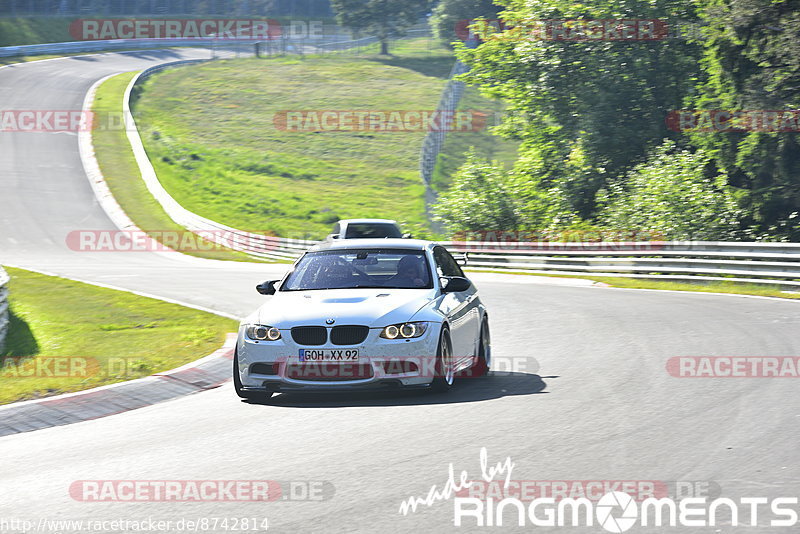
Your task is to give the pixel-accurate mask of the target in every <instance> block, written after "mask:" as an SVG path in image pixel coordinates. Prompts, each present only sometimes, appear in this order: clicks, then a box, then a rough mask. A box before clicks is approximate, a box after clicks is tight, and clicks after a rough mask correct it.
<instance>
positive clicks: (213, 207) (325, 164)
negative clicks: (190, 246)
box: [135, 40, 485, 238]
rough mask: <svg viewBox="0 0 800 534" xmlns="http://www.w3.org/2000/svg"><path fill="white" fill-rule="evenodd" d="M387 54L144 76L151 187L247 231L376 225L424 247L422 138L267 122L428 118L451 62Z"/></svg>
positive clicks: (315, 234) (140, 113) (141, 102)
mask: <svg viewBox="0 0 800 534" xmlns="http://www.w3.org/2000/svg"><path fill="white" fill-rule="evenodd" d="M392 54H393V55H392V56H380V55H378V54H375V53H373V52H371V51H370V50H362V51H361V55H360V56H355V55H354V53H352V52H350V53H347V54H321V55H314V56H305V57H296V56H295V57H273V58H269V59H239V60H225V61H216V62H214V63H209V64H205V65H202V66H192V67H189V68H176V69H172V70H170V71H167V72H165V73H162V74H159V75H157V76H155V77H153V78H152V79H150V80H148V81H147V82H146V83H145V85H144V88H143V92H142V94H141V95H140V96H139V99H138V101H137V102H136V105H135V113H136V116H137V122H138V123H139V125H140V127H141V133H142V138H143V140H144V143H145V147H146V148H147V151H148V155H149V156H150V159H151V161H152V162H153V165H154V167H155V168H156V171H157V172H158V176H159V179H160V180H161V181H162V183H163V184H164V186H165V188H166V189H167V190H168V191H169V192H170V194H172V195H173V196H174V197H175V198H176V199H177V200H178V201H179V202H180V203H181V204H182V205H183V206H185V207H186V208H187V209H189V210H192V211H194V212H196V213H200V214H202V215H203V216H205V217H208V218H210V219H213V220H216V221H219V222H221V223H224V224H227V225H229V226H233V227H237V228H242V229H247V230H250V231H253V232H262V233H272V234H275V235H280V236H286V237H307V238H321V237H323V236H324V235H325V234H327V232H329V230H330V226H331V225H332V223H333V222H335V221H336V220H338V219H342V218H350V217H380V218H392V219H397V220H398V221H400V222H401V223H402V224H403V226H404V227H405V228H407V229H408V230H409V231H411V232H412V233H414V235H416V236H421V237H424V236H429V235H430V228H429V226H428V221H427V219H426V216H425V200H424V194H425V187H424V185H423V184H422V182H421V179H420V176H419V167H418V164H419V150H420V148H421V145H422V140H423V138H424V135H425V132H424V131H412V132H373V131H317V132H313V131H286V129H285V128H283V129H282V128H281V127H279V126H278V125H276V121H275V118H276V116H277V117H280V112H282V111H291V110H298V111H310V110H315V111H320V112H321V111H325V110H379V111H389V110H433V109H435V107H436V105H437V104H438V101H439V97H440V94H441V90H442V88H443V87H444V84H445V82H446V79H447V75H448V74H449V72H450V69H451V67H452V64H453V61H454V58H453V56H452V54H451V52H450V51H449V50H447V49H446V48H444V47H442V46H440V45H439V44H433V43H432V42H428V41H424V40H420V41H413V40H412V41H400V42H397V43H394V45H393V47H392ZM483 107H485V106H483ZM454 135H455V134H454Z"/></svg>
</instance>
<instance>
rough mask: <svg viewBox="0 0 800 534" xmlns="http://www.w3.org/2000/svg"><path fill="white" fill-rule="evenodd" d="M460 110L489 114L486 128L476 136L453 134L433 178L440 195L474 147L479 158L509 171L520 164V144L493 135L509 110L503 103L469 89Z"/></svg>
mask: <svg viewBox="0 0 800 534" xmlns="http://www.w3.org/2000/svg"><path fill="white" fill-rule="evenodd" d="M458 109H459V110H462V111H475V112H478V113H482V114H486V126H485V127H484V128H482V129H480V130H478V131H474V132H453V133H451V134H449V135H448V136H447V137H446V138H445V142H444V146H443V147H442V151H441V152H440V153H439V157H438V158H437V160H436V166H435V167H434V169H433V177H432V178H431V186H432V187H433V188H434V189H435V190H437V191H444V190H446V189H447V188H448V187H449V186H450V180H451V177H452V176H453V174H454V173H455V172H456V171H457V170H458V168H459V167H460V166H461V165H462V164H463V163H464V161H466V157H465V153H466V152H467V150H469V149H470V148H471V147H474V148H475V152H476V153H477V154H478V155H479V156H481V157H483V158H485V159H488V160H490V161H497V162H499V163H502V164H503V165H504V166H505V168H507V169H510V168H511V167H512V166H513V164H514V162H515V161H516V160H517V149H518V148H519V142H517V141H511V140H508V139H503V138H501V137H499V136H497V135H493V134H492V132H491V128H492V126H496V125H497V124H499V121H500V116H501V114H502V113H503V110H504V109H505V105H504V104H503V103H502V102H501V101H499V100H498V101H494V100H489V99H487V98H485V97H483V96H481V94H480V93H479V92H478V89H477V88H475V87H467V88H466V89H465V90H464V96H463V97H462V98H461V101H460V102H459V103H458Z"/></svg>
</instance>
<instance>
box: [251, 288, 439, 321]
mask: <svg viewBox="0 0 800 534" xmlns="http://www.w3.org/2000/svg"><path fill="white" fill-rule="evenodd" d="M435 296H436V292H435V290H433V289H326V290H321V291H279V292H278V293H276V294H275V295H273V296H272V297H271V298H270V300H269V302H267V303H266V304H264V305H263V306H261V307H260V308H259V309H258V311H257V312H256V313H255V316H254V318H255V319H256V320H257V321H258V323H259V324H264V325H269V326H274V327H276V328H278V329H288V328H292V327H293V326H326V321H327V320H329V319H333V320H335V321H336V322H335V324H337V325H348V324H350V325H352V324H359V325H367V326H370V327H383V326H386V325H389V324H394V323H401V322H404V321H408V320H410V319H411V318H412V317H413V315H414V314H415V313H416V312H417V311H419V310H420V309H421V308H422V307H424V306H425V305H426V304H428V303H429V302H430V301H431V300H432V299H433V298H435Z"/></svg>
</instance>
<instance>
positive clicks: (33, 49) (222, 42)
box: [0, 34, 350, 57]
mask: <svg viewBox="0 0 800 534" xmlns="http://www.w3.org/2000/svg"><path fill="white" fill-rule="evenodd" d="M332 38H335V39H333V40H332ZM347 40H350V37H349V36H346V35H344V34H341V35H334V36H328V37H317V38H302V39H300V38H298V39H293V38H289V39H276V40H274V41H263V40H259V39H252V40H250V39H241V40H240V39H111V40H98V41H74V42H66V43H44V44H36V45H20V46H5V47H0V57H16V56H41V55H45V54H47V55H71V54H80V53H85V52H114V51H118V50H135V49H151V48H177V47H201V48H212V49H213V48H225V47H237V46H244V45H247V46H255V45H257V44H259V43H264V42H267V43H276V45H277V46H280V43H283V47H284V48H286V47H287V46H290V45H298V46H302V45H307V46H317V45H323V44H326V43H331V42H342V41H347ZM287 43H288V45H287Z"/></svg>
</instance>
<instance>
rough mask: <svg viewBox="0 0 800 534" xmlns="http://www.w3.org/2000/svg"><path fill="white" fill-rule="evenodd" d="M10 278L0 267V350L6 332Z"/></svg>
mask: <svg viewBox="0 0 800 534" xmlns="http://www.w3.org/2000/svg"><path fill="white" fill-rule="evenodd" d="M9 280H10V278H9V276H8V273H6V272H5V271H4V270H3V268H2V267H0V352H2V350H3V347H5V344H6V334H7V333H8V282H9Z"/></svg>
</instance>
